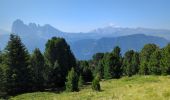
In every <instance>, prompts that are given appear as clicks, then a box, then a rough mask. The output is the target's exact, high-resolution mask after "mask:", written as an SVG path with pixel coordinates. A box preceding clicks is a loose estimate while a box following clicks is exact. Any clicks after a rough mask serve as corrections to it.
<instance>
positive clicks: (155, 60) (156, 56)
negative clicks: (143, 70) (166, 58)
mask: <svg viewBox="0 0 170 100" xmlns="http://www.w3.org/2000/svg"><path fill="white" fill-rule="evenodd" d="M160 60H161V51H160V50H156V51H154V52H153V53H152V55H151V57H150V60H149V64H148V69H149V73H150V74H154V75H160V74H161V67H160Z"/></svg>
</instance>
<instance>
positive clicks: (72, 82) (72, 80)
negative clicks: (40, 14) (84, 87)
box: [66, 68, 79, 92]
mask: <svg viewBox="0 0 170 100" xmlns="http://www.w3.org/2000/svg"><path fill="white" fill-rule="evenodd" d="M78 90H79V89H78V76H77V73H76V72H75V71H74V68H72V69H71V71H70V72H69V73H68V76H67V82H66V91H68V92H73V91H78Z"/></svg>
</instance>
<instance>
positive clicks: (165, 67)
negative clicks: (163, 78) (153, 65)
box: [160, 44, 170, 75]
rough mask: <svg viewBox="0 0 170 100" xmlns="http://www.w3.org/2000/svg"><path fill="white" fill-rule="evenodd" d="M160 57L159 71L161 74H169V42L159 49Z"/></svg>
mask: <svg viewBox="0 0 170 100" xmlns="http://www.w3.org/2000/svg"><path fill="white" fill-rule="evenodd" d="M161 52H162V53H161V54H162V58H161V61H160V67H161V73H162V74H163V75H169V74H170V60H169V59H170V44H168V45H167V46H166V47H165V48H163V49H162V50H161Z"/></svg>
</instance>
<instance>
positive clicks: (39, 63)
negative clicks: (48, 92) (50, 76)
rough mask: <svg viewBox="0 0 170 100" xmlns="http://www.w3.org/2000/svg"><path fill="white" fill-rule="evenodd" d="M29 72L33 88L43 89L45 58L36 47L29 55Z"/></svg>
mask: <svg viewBox="0 0 170 100" xmlns="http://www.w3.org/2000/svg"><path fill="white" fill-rule="evenodd" d="M30 61H31V66H30V67H31V74H32V82H33V88H34V90H43V89H44V84H45V80H46V79H45V74H46V68H45V63H44V62H45V60H44V56H43V55H42V53H41V51H40V50H39V49H38V48H36V49H35V50H34V52H33V54H32V56H31V59H30Z"/></svg>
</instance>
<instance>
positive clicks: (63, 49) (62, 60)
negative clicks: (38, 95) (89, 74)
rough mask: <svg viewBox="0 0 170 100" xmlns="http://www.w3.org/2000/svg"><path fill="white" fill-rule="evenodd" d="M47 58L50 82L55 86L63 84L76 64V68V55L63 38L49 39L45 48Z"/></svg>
mask: <svg viewBox="0 0 170 100" xmlns="http://www.w3.org/2000/svg"><path fill="white" fill-rule="evenodd" d="M45 60H46V63H47V65H48V67H49V69H50V70H49V84H51V85H54V87H60V86H63V85H64V82H65V80H66V75H67V73H68V71H69V70H70V69H71V67H73V66H74V67H75V69H76V60H75V57H74V55H73V54H72V52H71V50H70V47H69V45H68V44H67V43H66V41H65V40H64V39H63V38H57V37H53V38H52V39H50V40H48V42H47V43H46V48H45ZM55 63H57V66H56V65H55ZM51 77H52V78H51Z"/></svg>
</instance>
